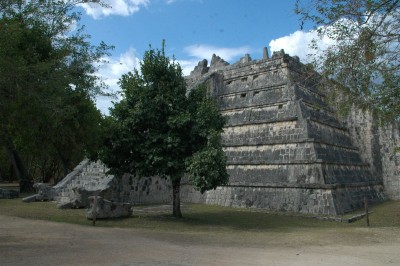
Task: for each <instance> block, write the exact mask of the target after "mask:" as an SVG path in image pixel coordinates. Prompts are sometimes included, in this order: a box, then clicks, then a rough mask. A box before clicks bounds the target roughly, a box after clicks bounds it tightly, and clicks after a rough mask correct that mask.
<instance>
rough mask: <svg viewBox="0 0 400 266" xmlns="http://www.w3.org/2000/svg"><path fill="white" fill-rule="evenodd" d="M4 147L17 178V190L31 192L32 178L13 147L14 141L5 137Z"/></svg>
mask: <svg viewBox="0 0 400 266" xmlns="http://www.w3.org/2000/svg"><path fill="white" fill-rule="evenodd" d="M5 148H6V150H7V154H8V157H9V158H10V161H11V163H12V166H13V169H14V172H15V175H16V176H17V178H18V179H19V190H20V192H21V193H29V192H33V191H34V189H33V180H32V178H31V177H30V176H29V175H28V172H27V171H26V169H25V166H24V164H23V162H22V160H21V157H19V154H18V152H17V151H16V149H15V146H14V143H13V142H12V140H11V138H10V137H6V140H5Z"/></svg>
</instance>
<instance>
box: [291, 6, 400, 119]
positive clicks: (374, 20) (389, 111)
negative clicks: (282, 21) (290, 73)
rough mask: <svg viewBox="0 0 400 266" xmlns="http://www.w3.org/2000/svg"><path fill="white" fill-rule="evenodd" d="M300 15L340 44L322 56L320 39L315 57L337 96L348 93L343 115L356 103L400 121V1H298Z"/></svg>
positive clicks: (344, 101) (315, 42)
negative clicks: (319, 45)
mask: <svg viewBox="0 0 400 266" xmlns="http://www.w3.org/2000/svg"><path fill="white" fill-rule="evenodd" d="M295 12H296V13H297V14H299V15H300V16H301V22H302V23H307V22H311V23H312V24H313V25H314V27H315V29H316V30H317V31H318V34H319V36H320V37H323V36H327V37H329V38H330V39H332V40H334V41H335V42H334V44H333V45H331V46H330V47H329V48H328V49H326V50H325V51H324V52H323V53H322V54H321V53H320V52H317V46H318V39H317V40H314V43H313V48H315V49H316V52H315V53H314V55H313V58H314V64H315V66H316V68H317V70H318V71H319V72H320V73H322V74H323V75H324V76H325V77H327V78H328V79H326V81H327V83H325V85H326V87H327V89H328V90H329V91H330V92H331V93H332V94H331V95H333V96H337V95H338V94H342V95H343V93H344V95H345V97H343V98H341V99H342V101H340V102H338V103H339V107H340V110H346V109H349V107H351V105H352V104H353V103H356V104H357V105H358V106H359V107H361V108H364V109H369V110H372V111H373V112H375V113H376V114H378V115H380V117H381V118H382V119H383V120H385V121H391V120H400V87H399V84H400V1H399V0H357V1H354V0H329V1H327V0H312V1H302V0H297V1H296V8H295ZM329 79H334V80H335V81H336V82H331V81H330V80H329Z"/></svg>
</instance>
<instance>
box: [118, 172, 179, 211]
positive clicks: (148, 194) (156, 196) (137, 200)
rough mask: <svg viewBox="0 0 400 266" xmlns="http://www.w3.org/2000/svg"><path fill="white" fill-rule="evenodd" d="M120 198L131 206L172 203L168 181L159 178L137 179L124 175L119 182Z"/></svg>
mask: <svg viewBox="0 0 400 266" xmlns="http://www.w3.org/2000/svg"><path fill="white" fill-rule="evenodd" d="M119 182H120V184H119V186H120V198H121V201H123V202H130V203H133V204H159V203H170V202H172V186H171V182H170V181H169V180H166V179H164V178H159V177H143V178H140V179H139V178H137V177H135V176H133V175H129V174H125V175H124V176H123V177H122V178H121V179H120V180H119Z"/></svg>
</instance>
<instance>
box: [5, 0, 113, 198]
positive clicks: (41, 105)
mask: <svg viewBox="0 0 400 266" xmlns="http://www.w3.org/2000/svg"><path fill="white" fill-rule="evenodd" d="M80 2H88V1H75V0H63V1H50V0H31V1H23V0H5V1H2V2H1V3H0V122H1V125H2V127H1V128H0V145H2V146H4V147H5V149H6V151H7V154H8V157H9V158H10V161H11V162H12V164H13V169H14V170H15V173H16V176H17V177H18V178H19V180H20V188H21V191H29V190H31V189H32V186H31V185H32V174H34V172H35V171H32V168H29V167H26V166H27V165H43V164H44V162H46V161H48V162H49V164H50V165H53V164H54V159H49V156H54V157H55V158H57V159H58V160H59V161H60V162H61V164H62V165H63V166H64V168H66V166H67V165H69V164H70V163H75V162H73V161H74V160H78V156H77V154H80V156H84V154H83V151H88V150H91V149H92V148H89V146H91V145H92V144H90V145H87V143H89V142H90V141H91V140H94V139H95V138H93V137H92V132H96V130H97V129H96V128H97V127H98V125H99V123H100V122H99V119H100V118H101V117H100V113H99V111H97V110H96V108H95V105H94V97H95V96H96V95H97V94H99V93H101V91H102V89H103V88H104V84H103V83H102V82H101V80H99V78H98V77H96V76H95V75H94V73H95V71H96V67H95V63H97V62H100V61H101V58H102V57H103V56H104V55H105V54H107V51H108V49H110V48H111V47H109V46H107V45H105V44H104V43H100V44H99V45H98V46H93V45H92V44H91V43H90V42H89V36H88V35H87V34H85V33H84V31H83V27H81V28H78V29H77V30H75V31H72V32H71V31H70V29H71V28H72V25H75V23H77V22H78V21H79V17H80V16H79V13H76V12H74V8H75V7H76V5H77V4H78V3H80ZM90 2H94V3H98V2H99V1H97V0H96V1H90ZM89 117H90V118H89ZM91 119H93V122H92V120H91ZM21 151H23V152H22V153H21ZM46 155H49V156H46ZM29 158H30V159H31V160H32V162H31V161H30V160H28V159H29ZM28 161H29V162H28ZM46 167H47V166H46ZM42 168H43V167H42Z"/></svg>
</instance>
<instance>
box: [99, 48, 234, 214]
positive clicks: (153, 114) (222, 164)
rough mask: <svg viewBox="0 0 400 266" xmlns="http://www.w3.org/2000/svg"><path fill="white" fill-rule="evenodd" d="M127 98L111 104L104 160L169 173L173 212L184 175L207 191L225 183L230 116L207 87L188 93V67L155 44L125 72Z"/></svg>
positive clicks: (116, 166)
mask: <svg viewBox="0 0 400 266" xmlns="http://www.w3.org/2000/svg"><path fill="white" fill-rule="evenodd" d="M119 84H120V87H121V89H122V92H123V99H122V100H121V102H119V103H117V104H115V106H114V108H113V109H111V117H110V119H109V120H108V128H109V131H108V132H109V138H108V139H107V141H106V146H105V148H104V150H103V154H102V160H103V162H104V163H105V164H106V165H108V167H110V168H111V172H113V173H116V174H123V173H132V174H135V175H136V176H138V177H143V176H155V175H156V176H159V177H163V178H168V179H169V180H170V181H171V183H172V190H173V215H174V216H175V217H181V210H180V196H179V195H180V182H181V179H182V178H183V177H184V176H187V178H189V179H190V180H192V181H193V184H194V185H195V186H196V187H197V188H198V189H199V190H200V191H201V192H204V191H206V190H209V189H213V188H216V187H217V186H218V185H222V184H225V183H226V182H227V179H228V175H227V173H226V157H225V154H224V152H223V151H222V145H221V141H220V134H221V132H222V128H223V126H224V123H225V121H224V118H223V117H222V116H221V114H220V113H219V111H218V108H217V105H216V102H215V100H214V99H213V98H211V96H210V94H209V92H208V89H207V87H205V86H202V87H198V88H195V89H193V90H192V91H190V92H189V93H188V92H187V87H186V82H185V79H184V78H183V76H182V70H181V68H180V66H179V64H177V63H176V62H175V61H174V60H172V61H171V60H170V59H169V58H168V57H167V56H166V55H165V52H164V44H163V47H162V49H161V50H158V49H153V48H151V47H150V49H149V50H148V51H146V52H145V54H144V57H143V61H142V62H141V63H140V72H139V71H138V70H137V69H135V70H134V72H129V73H128V74H125V75H123V76H122V77H121V79H120V81H119Z"/></svg>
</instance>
